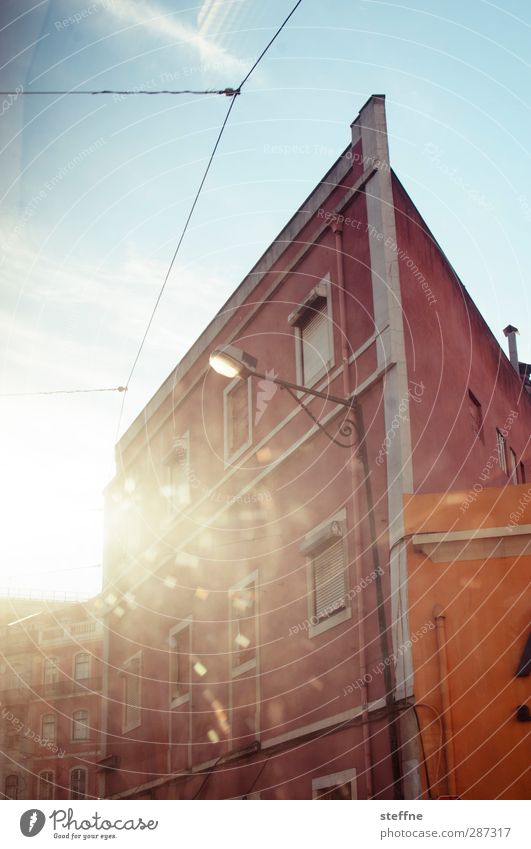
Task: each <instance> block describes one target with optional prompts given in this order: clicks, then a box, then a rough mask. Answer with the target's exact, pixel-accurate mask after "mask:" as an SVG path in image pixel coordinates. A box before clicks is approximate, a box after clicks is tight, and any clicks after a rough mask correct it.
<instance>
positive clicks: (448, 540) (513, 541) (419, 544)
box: [411, 525, 531, 563]
mask: <svg viewBox="0 0 531 849" xmlns="http://www.w3.org/2000/svg"><path fill="white" fill-rule="evenodd" d="M411 542H412V544H413V547H414V548H415V549H417V550H418V551H421V552H422V553H423V554H425V555H426V557H429V558H430V560H432V561H433V562H434V563H452V562H456V561H461V560H487V559H489V558H493V557H496V558H497V557H517V556H519V555H526V554H527V555H531V525H514V526H509V525H507V526H505V527H502V528H481V529H477V528H470V529H469V530H465V531H448V532H443V533H429V534H414V535H413V537H412V539H411Z"/></svg>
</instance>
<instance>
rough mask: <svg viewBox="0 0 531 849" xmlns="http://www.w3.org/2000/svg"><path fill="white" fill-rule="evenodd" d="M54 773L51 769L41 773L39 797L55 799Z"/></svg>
mask: <svg viewBox="0 0 531 849" xmlns="http://www.w3.org/2000/svg"><path fill="white" fill-rule="evenodd" d="M53 796H54V775H53V772H52V771H51V770H48V769H47V770H45V771H44V772H41V773H40V774H39V799H53Z"/></svg>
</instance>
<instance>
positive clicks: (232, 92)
mask: <svg viewBox="0 0 531 849" xmlns="http://www.w3.org/2000/svg"><path fill="white" fill-rule="evenodd" d="M31 94H32V95H43V96H45V95H52V96H54V95H66V94H68V95H72V94H88V95H93V96H94V95H101V94H119V95H125V96H128V95H136V94H224V95H225V96H226V97H234V96H235V95H236V94H239V91H237V90H236V89H233V88H222V89H219V88H209V89H204V90H202V91H194V90H193V89H189V88H185V89H181V90H176V89H168V88H164V89H157V90H152V89H146V88H142V89H134V88H132V89H125V90H119V89H111V88H103V89H94V90H87V89H75V88H74V89H65V90H62V91H59V90H46V91H44V90H36V91H24V90H20V89H19V90H17V89H14V90H12V91H0V95H4V96H10V95H11V96H13V97H21V96H27V95H31Z"/></svg>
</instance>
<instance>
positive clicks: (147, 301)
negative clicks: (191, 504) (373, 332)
mask: <svg viewBox="0 0 531 849" xmlns="http://www.w3.org/2000/svg"><path fill="white" fill-rule="evenodd" d="M291 6H292V3H291V2H286V0H283V2H280V0H271V2H268V3H264V2H258V0H234V2H222V0H204V2H202V3H198V4H196V5H192V4H191V3H190V4H188V3H181V2H169V0H166V2H163V0H157V2H151V0H134V2H133V0H104V1H103V2H97V0H94V2H92V3H88V2H86V0H69V2H66V0H62V2H59V0H49V2H36V0H16V2H5V3H3V4H2V7H1V10H0V28H1V31H0V48H1V50H0V55H2V56H3V57H4V59H3V60H2V65H3V67H2V69H1V70H0V82H1V88H2V89H16V88H17V86H20V85H22V86H23V87H24V88H25V89H32V88H33V89H56V88H57V89H70V88H75V87H79V88H98V89H100V88H113V89H114V88H129V89H130V88H148V89H155V88H177V89H181V88H192V89H195V88H197V89H204V88H218V87H219V88H224V87H226V86H235V85H237V84H238V83H239V82H240V80H241V79H242V77H243V76H244V75H245V73H246V70H247V69H248V67H249V66H250V65H251V64H252V63H253V61H254V59H255V58H256V56H257V55H258V54H259V53H260V51H261V49H262V48H263V47H264V46H265V44H266V43H267V41H268V40H269V38H270V37H271V36H272V34H273V32H274V31H275V29H276V27H277V26H278V24H279V23H280V22H281V21H282V20H283V18H284V17H285V16H286V14H287V12H288V11H289V9H290V8H291ZM530 35H531V9H530V8H529V5H528V4H527V3H526V2H523V0H522V2H517V0H506V2H503V3H501V2H500V3H499V4H495V3H490V2H484V0H469V2H467V3H463V2H454V0H450V2H444V3H443V2H436V1H434V0H431V2H428V0H417V2H414V0H413V1H412V2H409V3H404V4H402V3H397V2H379V0H331V2H327V3H322V2H315V0H303V3H302V4H301V6H300V7H299V9H298V10H297V12H296V13H295V15H294V16H293V18H292V19H291V21H290V22H289V24H288V25H287V27H286V29H285V30H284V32H283V33H282V35H281V36H280V38H279V39H278V40H277V42H276V43H275V44H274V46H273V47H272V49H271V51H270V53H269V54H268V55H267V57H266V58H265V59H264V61H263V62H262V63H261V64H260V66H259V68H258V70H257V71H256V73H255V74H254V75H253V77H252V78H251V80H250V81H249V83H248V85H247V86H246V88H245V91H244V94H243V95H242V96H241V97H240V98H238V102H237V103H236V105H235V108H234V109H233V111H232V115H231V118H230V122H229V125H228V127H227V130H226V133H225V135H224V137H223V141H222V144H221V147H220V149H219V153H218V156H217V157H216V160H215V164H214V166H213V169H212V171H211V173H210V175H209V178H208V182H207V184H206V187H205V190H204V193H203V195H202V198H201V200H200V203H199V205H198V207H197V209H196V214H195V216H194V219H193V221H192V225H191V227H190V230H189V232H188V235H187V237H186V240H185V242H184V243H183V246H182V250H181V252H180V255H179V258H178V261H177V263H176V265H175V267H174V270H173V273H172V275H171V278H170V281H169V284H168V287H167V290H166V292H165V294H164V297H163V300H162V302H161V305H160V309H159V311H158V313H157V316H156V318H155V321H154V323H153V326H152V329H151V332H150V335H149V337H148V341H147V343H146V346H145V348H144V351H143V354H142V358H141V360H140V362H139V366H138V369H137V371H136V373H135V377H134V379H133V382H132V384H131V388H130V391H129V393H128V397H127V399H126V406H125V415H124V420H123V426H126V425H127V424H128V423H129V422H130V421H132V419H133V418H134V417H135V415H136V414H137V413H138V412H139V410H140V409H141V408H142V407H143V405H144V404H145V403H146V401H147V400H148V399H149V397H150V396H151V395H152V394H153V392H154V391H155V390H156V388H157V387H158V386H159V384H160V383H161V382H162V380H163V379H164V378H165V377H166V376H167V374H168V373H169V372H170V371H171V369H172V368H173V366H174V365H175V363H176V362H177V361H178V360H179V359H180V357H181V356H182V354H183V353H184V352H185V351H186V350H187V349H188V347H189V346H190V344H191V343H192V342H193V341H194V339H195V338H196V337H197V335H198V334H199V333H200V331H201V330H202V328H203V327H204V326H205V324H206V323H207V322H208V321H209V319H210V318H211V317H212V315H213V314H214V313H215V311H216V310H217V309H218V308H219V307H220V306H221V305H222V303H223V302H224V301H225V300H226V298H227V297H228V295H229V294H230V293H231V291H232V290H233V289H234V288H235V287H236V285H237V284H238V283H239V282H240V280H241V279H242V277H243V276H244V275H245V273H246V271H247V270H248V269H249V268H250V267H251V266H252V264H253V263H254V261H255V260H256V258H257V257H258V256H259V255H260V254H261V252H262V251H263V250H264V249H265V248H266V247H267V245H268V244H269V242H270V241H271V239H272V238H273V237H274V236H275V235H276V233H277V232H278V231H279V230H280V229H281V227H282V225H283V224H284V222H285V221H286V220H287V219H288V218H289V217H290V216H291V214H292V213H293V212H294V210H295V209H296V208H297V207H298V206H299V205H300V203H301V202H302V201H303V199H304V198H305V197H306V195H307V194H308V193H309V191H311V189H312V188H313V186H314V185H315V184H316V182H317V181H318V180H319V178H320V177H321V176H322V175H323V173H324V172H325V171H326V170H327V169H328V167H329V166H330V164H331V163H332V162H333V161H334V160H335V159H336V158H337V156H338V154H339V153H340V152H341V151H342V150H343V149H344V147H345V146H346V144H347V143H348V137H349V125H350V123H351V121H352V120H353V119H354V118H355V117H356V115H357V113H358V110H359V108H360V107H361V105H362V104H363V103H364V102H365V100H366V99H367V97H368V96H369V95H370V94H372V93H385V94H386V97H387V111H388V126H389V134H390V145H391V158H392V163H393V166H394V168H395V170H396V172H397V173H398V175H399V177H400V179H401V180H402V182H403V183H404V185H405V187H406V189H407V190H408V191H409V193H410V194H411V196H412V198H413V200H414V202H415V203H416V204H417V206H418V208H419V209H420V211H421V213H422V214H423V216H424V218H425V219H426V221H427V223H428V225H429V226H430V228H431V229H432V231H433V233H434V234H435V236H436V238H437V239H438V241H439V242H440V244H441V246H442V247H443V249H444V250H445V252H446V254H447V256H448V257H449V259H450V261H451V262H452V263H453V264H454V267H455V268H456V270H457V272H458V274H459V275H460V277H461V279H462V280H463V282H464V283H465V285H466V286H467V288H468V290H469V291H470V293H471V295H472V297H473V298H474V300H475V301H476V303H477V304H478V306H479V307H480V309H481V311H482V313H483V315H484V316H485V318H486V320H487V321H488V323H489V325H490V327H491V329H492V330H493V332H494V333H495V334H496V336H497V337H498V339H499V340H500V342H502V344H503V345H505V340H504V339H503V335H502V334H501V330H502V328H503V327H504V326H505V325H506V324H508V323H513V324H515V325H516V326H518V327H519V329H520V331H521V336H520V339H519V346H520V358H521V359H526V360H527V361H531V332H530V321H529V317H530V299H529V271H528V269H529V267H530V265H531V256H530V254H531V239H530V238H529V236H530V231H531V170H530V168H529V152H528V148H529V145H528V140H529V138H530V137H531V111H530V106H531V104H530V98H529V91H530V82H531V74H530V65H529V61H528V55H529V51H528V45H529V39H530ZM227 106H228V101H227V99H226V98H224V97H217V96H212V97H210V96H208V97H193V96H182V97H135V98H113V97H105V98H103V97H94V98H90V97H66V98H60V97H56V98H53V97H38V96H36V97H18V98H15V99H14V102H12V100H11V99H9V98H6V97H3V98H2V104H0V113H1V115H0V151H1V166H2V167H1V168H0V194H1V196H2V236H1V242H0V274H1V289H0V323H1V337H0V338H1V340H2V344H1V360H0V362H1V367H0V391H1V392H4V393H6V392H22V391H25V392H32V391H39V390H50V389H62V388H76V387H96V386H116V385H118V384H121V383H123V382H124V381H125V379H126V377H127V374H128V372H129V368H130V365H131V362H132V359H133V357H134V355H135V352H136V348H137V346H138V343H139V340H140V338H141V336H142V333H143V330H144V327H145V324H146V321H147V318H148V316H149V313H150V310H151V308H152V305H153V302H154V299H155V297H156V295H157V292H158V289H159V287H160V285H161V282H162V279H163V277H164V273H165V271H166V268H167V266H168V263H169V261H170V259H171V256H172V254H173V250H174V248H175V245H176V242H177V239H178V236H179V233H180V230H181V228H182V226H183V223H184V220H185V218H186V215H187V213H188V210H189V207H190V203H191V200H192V197H193V194H194V193H195V190H196V188H197V186H198V183H199V180H200V179H201V175H202V173H203V170H204V167H205V164H206V159H207V157H208V155H209V153H210V150H211V148H212V145H213V142H214V140H215V137H216V135H217V132H218V129H219V126H220V124H221V122H222V120H223V117H224V114H225V111H226V109H227ZM120 403H121V396H119V395H118V394H110V395H94V396H82V395H79V396H75V395H74V396H52V397H51V398H29V399H0V406H1V415H2V423H3V426H4V439H3V441H2V449H1V464H2V469H1V470H2V481H3V487H2V499H3V502H4V503H3V505H2V515H3V518H4V520H5V527H6V533H4V534H3V535H2V539H1V541H0V588H5V587H6V586H7V585H8V584H9V585H10V586H11V587H12V588H14V587H20V588H30V587H31V588H32V589H34V590H35V591H39V590H41V589H42V590H46V591H48V590H50V589H58V590H61V589H67V590H76V589H79V590H80V591H85V590H86V591H96V590H97V589H98V586H99V584H98V581H99V570H98V569H97V568H93V567H95V566H96V565H97V564H98V563H100V561H101V539H102V530H101V528H102V498H101V491H102V489H103V487H104V486H105V484H106V482H107V481H108V480H109V478H110V476H111V474H112V468H113V466H112V458H113V444H114V436H115V431H116V426H117V420H118V413H119V407H120ZM122 429H123V427H122Z"/></svg>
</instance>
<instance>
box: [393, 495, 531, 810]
mask: <svg viewBox="0 0 531 849" xmlns="http://www.w3.org/2000/svg"><path fill="white" fill-rule="evenodd" d="M470 493H473V497H471V494H470ZM467 504H468V507H466V505H467ZM405 527H406V534H407V535H408V537H409V543H408V592H409V625H410V639H411V641H412V656H413V690H414V694H415V706H416V712H417V717H418V722H419V726H420V729H421V735H420V738H421V742H422V744H423V746H422V748H423V754H424V759H425V761H424V768H423V769H422V770H421V777H422V781H423V786H424V792H425V795H426V796H427V797H431V798H440V797H446V796H450V797H453V796H457V797H458V798H462V799H526V798H529V791H530V789H531V788H530V779H529V737H530V735H529V731H530V728H531V726H529V725H528V724H526V723H527V722H528V721H529V700H530V686H529V685H530V677H529V676H530V673H531V668H530V667H531V664H530V659H529V649H530V646H529V642H530V640H529V634H530V629H531V623H530V616H529V575H530V572H531V486H529V484H520V485H517V486H510V485H509V486H505V487H489V488H481V487H480V486H476V488H475V489H474V488H472V489H471V490H469V491H450V492H446V493H434V494H430V495H415V496H411V497H406V500H405ZM415 636H416V638H415ZM421 754H422V753H421Z"/></svg>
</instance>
